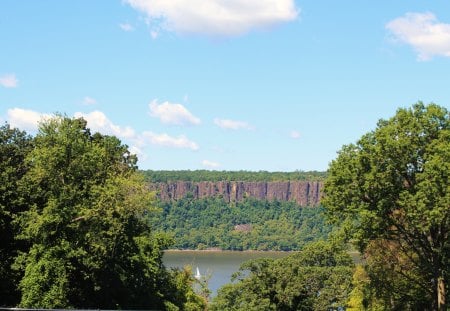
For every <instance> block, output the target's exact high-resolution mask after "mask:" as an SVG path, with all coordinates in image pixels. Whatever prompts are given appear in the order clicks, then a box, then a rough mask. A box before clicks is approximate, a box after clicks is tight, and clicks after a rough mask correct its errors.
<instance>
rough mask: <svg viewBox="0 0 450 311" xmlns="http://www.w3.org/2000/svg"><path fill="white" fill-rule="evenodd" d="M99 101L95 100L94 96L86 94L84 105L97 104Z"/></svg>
mask: <svg viewBox="0 0 450 311" xmlns="http://www.w3.org/2000/svg"><path fill="white" fill-rule="evenodd" d="M96 103H97V100H95V99H94V98H92V97H89V96H86V97H85V98H83V104H84V105H95V104H96Z"/></svg>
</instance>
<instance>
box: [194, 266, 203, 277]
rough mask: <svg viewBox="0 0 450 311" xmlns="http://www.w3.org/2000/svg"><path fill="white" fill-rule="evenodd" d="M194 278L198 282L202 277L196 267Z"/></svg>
mask: <svg viewBox="0 0 450 311" xmlns="http://www.w3.org/2000/svg"><path fill="white" fill-rule="evenodd" d="M194 278H196V279H197V280H200V279H201V278H202V275H201V274H200V270H199V269H198V267H197V271H196V273H195V275H194Z"/></svg>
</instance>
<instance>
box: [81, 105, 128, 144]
mask: <svg viewBox="0 0 450 311" xmlns="http://www.w3.org/2000/svg"><path fill="white" fill-rule="evenodd" d="M75 117H76V118H83V119H85V120H86V121H87V123H88V127H89V128H91V129H92V130H94V131H96V132H99V133H102V134H106V135H114V136H117V137H120V138H133V137H134V136H135V133H134V130H133V129H132V128H131V127H128V126H127V127H121V126H119V125H115V124H114V123H112V122H111V121H110V120H109V119H108V118H107V117H106V115H105V114H104V113H103V112H101V111H98V110H96V111H92V112H90V113H87V114H86V113H82V112H76V113H75Z"/></svg>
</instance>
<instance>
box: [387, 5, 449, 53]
mask: <svg viewBox="0 0 450 311" xmlns="http://www.w3.org/2000/svg"><path fill="white" fill-rule="evenodd" d="M386 29H387V30H389V31H390V32H391V34H392V36H393V39H394V40H395V41H398V42H401V43H405V44H408V45H410V46H412V47H413V48H414V49H415V50H416V52H417V54H418V55H417V58H418V59H419V60H422V61H425V60H430V59H431V58H432V57H433V56H437V55H439V56H446V57H450V24H444V23H440V22H439V21H438V20H437V18H436V16H435V15H434V14H433V13H406V14H405V15H404V16H402V17H399V18H396V19H394V20H392V21H390V22H389V23H387V24H386Z"/></svg>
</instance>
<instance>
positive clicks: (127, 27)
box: [119, 23, 134, 32]
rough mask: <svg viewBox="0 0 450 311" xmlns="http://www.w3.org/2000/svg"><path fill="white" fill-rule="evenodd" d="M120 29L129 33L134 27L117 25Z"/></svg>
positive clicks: (124, 24) (125, 24) (126, 24)
mask: <svg viewBox="0 0 450 311" xmlns="http://www.w3.org/2000/svg"><path fill="white" fill-rule="evenodd" d="M119 27H120V29H122V30H123V31H126V32H130V31H133V30H134V27H133V26H131V25H130V24H128V23H123V24H119Z"/></svg>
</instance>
